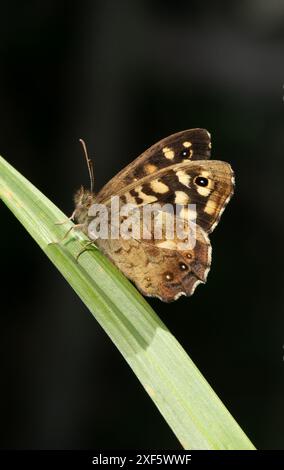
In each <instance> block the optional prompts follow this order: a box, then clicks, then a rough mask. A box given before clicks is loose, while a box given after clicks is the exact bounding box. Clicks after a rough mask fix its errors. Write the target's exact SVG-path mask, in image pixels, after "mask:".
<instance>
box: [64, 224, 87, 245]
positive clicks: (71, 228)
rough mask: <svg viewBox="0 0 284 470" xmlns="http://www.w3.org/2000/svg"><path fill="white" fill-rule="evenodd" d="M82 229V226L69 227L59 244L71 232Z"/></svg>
mask: <svg viewBox="0 0 284 470" xmlns="http://www.w3.org/2000/svg"><path fill="white" fill-rule="evenodd" d="M83 227H84V224H76V225H73V226H72V227H70V228H69V229H68V230H67V232H66V233H65V235H64V237H63V238H62V239H61V242H63V241H64V240H65V239H66V238H67V236H68V235H69V233H70V232H72V230H81V229H82V228H83Z"/></svg>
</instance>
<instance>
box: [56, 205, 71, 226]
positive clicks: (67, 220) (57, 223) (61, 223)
mask: <svg viewBox="0 0 284 470" xmlns="http://www.w3.org/2000/svg"><path fill="white" fill-rule="evenodd" d="M75 214H76V209H75V210H74V211H73V212H72V214H71V215H70V217H68V218H67V219H66V220H64V221H63V222H55V225H64V224H67V222H69V221H70V220H74V217H75Z"/></svg>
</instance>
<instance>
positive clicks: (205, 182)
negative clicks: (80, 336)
mask: <svg viewBox="0 0 284 470" xmlns="http://www.w3.org/2000/svg"><path fill="white" fill-rule="evenodd" d="M194 182H195V184H197V186H202V187H203V188H205V187H206V186H208V183H209V181H208V179H207V178H204V176H197V177H196V178H195V180H194Z"/></svg>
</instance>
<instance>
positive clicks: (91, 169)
mask: <svg viewBox="0 0 284 470" xmlns="http://www.w3.org/2000/svg"><path fill="white" fill-rule="evenodd" d="M79 142H80V144H81V145H82V147H83V152H84V155H85V158H86V162H87V167H88V172H89V177H90V191H91V193H93V192H94V185H95V178H94V166H93V162H92V160H91V159H90V158H89V155H88V151H87V146H86V144H85V141H84V140H83V139H79Z"/></svg>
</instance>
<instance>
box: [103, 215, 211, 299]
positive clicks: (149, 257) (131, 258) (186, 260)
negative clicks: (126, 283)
mask: <svg viewBox="0 0 284 470" xmlns="http://www.w3.org/2000/svg"><path fill="white" fill-rule="evenodd" d="M139 213H140V216H141V219H142V208H140V209H139ZM96 244H97V246H98V247H99V248H100V249H101V250H102V251H103V252H104V253H105V254H106V255H107V256H108V258H109V259H110V260H111V261H112V262H113V263H114V264H115V265H116V266H117V267H118V268H119V269H120V270H121V271H122V272H123V273H124V274H125V275H126V276H127V277H128V278H129V279H130V280H131V281H133V282H134V283H135V285H136V287H137V288H138V289H139V290H140V292H142V294H143V295H145V296H149V297H158V298H159V299H160V300H162V301H163V302H171V301H173V300H176V299H178V298H179V297H180V296H181V295H187V296H190V295H192V294H193V292H194V290H195V288H196V287H197V285H198V284H200V283H205V282H206V278H207V274H208V272H209V269H210V264H211V245H210V241H209V239H208V236H207V234H206V233H205V232H204V230H203V229H201V228H200V227H198V226H196V239H195V243H194V246H192V247H191V248H188V247H186V248H185V247H184V246H183V244H182V243H180V241H179V240H171V241H169V240H166V239H160V240H153V239H151V240H149V239H148V240H143V239H142V240H141V239H137V238H135V236H130V237H129V238H128V239H125V238H122V237H120V238H118V239H110V238H105V239H98V240H97V241H96Z"/></svg>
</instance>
